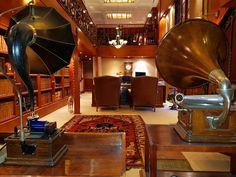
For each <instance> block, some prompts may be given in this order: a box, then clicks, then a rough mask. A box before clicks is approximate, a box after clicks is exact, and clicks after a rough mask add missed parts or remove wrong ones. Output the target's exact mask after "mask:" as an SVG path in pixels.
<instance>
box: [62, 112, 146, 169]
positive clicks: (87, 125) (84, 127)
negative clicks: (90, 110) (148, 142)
mask: <svg viewBox="0 0 236 177" xmlns="http://www.w3.org/2000/svg"><path fill="white" fill-rule="evenodd" d="M62 128H64V129H65V132H93V133H94V132H103V133H106V132H125V133H126V151H127V154H126V167H127V168H128V169H129V168H133V167H135V168H136V167H137V168H140V167H144V159H143V155H144V145H145V125H144V121H143V119H142V118H141V117H140V116H138V115H76V116H75V117H73V118H72V119H71V120H70V121H69V122H67V123H66V124H64V125H63V126H62Z"/></svg>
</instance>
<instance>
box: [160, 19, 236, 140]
mask: <svg viewBox="0 0 236 177" xmlns="http://www.w3.org/2000/svg"><path fill="white" fill-rule="evenodd" d="M228 50H229V49H228V45H227V39H226V36H225V34H224V32H223V31H222V30H221V28H220V27H219V26H217V25H216V24H214V23H211V22H209V21H206V20H203V19H192V20H188V21H185V22H183V23H181V24H178V25H176V26H175V27H174V28H173V29H171V30H170V31H169V32H168V33H167V34H166V35H165V36H164V37H163V39H162V41H161V43H160V46H159V48H158V52H157V57H156V64H157V67H158V70H159V72H160V74H161V75H162V77H163V78H164V79H165V80H166V82H168V83H169V84H170V85H173V86H175V87H177V88H183V89H188V88H195V87H198V86H202V85H204V84H206V83H208V82H212V83H216V84H217V85H218V89H217V93H218V94H214V95H208V94H207V95H184V94H182V93H178V94H176V96H175V102H176V103H177V104H178V105H179V106H180V109H179V112H178V122H177V124H176V126H175V130H176V131H177V133H178V134H179V135H180V137H181V138H182V139H184V140H185V141H188V142H218V143H235V142H236V132H235V127H236V105H235V103H234V100H233V99H234V89H233V88H232V85H231V83H230V80H229V79H228V78H227V77H226V75H225V74H224V72H223V70H222V69H221V67H220V65H219V63H221V62H222V61H224V60H226V59H227V57H228Z"/></svg>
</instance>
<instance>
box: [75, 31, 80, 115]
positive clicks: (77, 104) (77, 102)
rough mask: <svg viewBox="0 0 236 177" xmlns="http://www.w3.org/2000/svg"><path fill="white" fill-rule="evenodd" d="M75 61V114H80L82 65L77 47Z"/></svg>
mask: <svg viewBox="0 0 236 177" xmlns="http://www.w3.org/2000/svg"><path fill="white" fill-rule="evenodd" d="M77 40H78V31H77V30H76V41H77ZM73 59H74V68H73V69H74V73H73V74H74V75H73V97H74V114H80V72H81V69H80V64H79V51H78V46H76V48H75V50H74V54H73Z"/></svg>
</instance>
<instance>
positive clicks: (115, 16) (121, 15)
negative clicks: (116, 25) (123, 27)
mask: <svg viewBox="0 0 236 177" xmlns="http://www.w3.org/2000/svg"><path fill="white" fill-rule="evenodd" d="M106 16H107V18H108V19H118V20H119V19H129V18H131V17H132V14H131V13H108V14H107V15H106Z"/></svg>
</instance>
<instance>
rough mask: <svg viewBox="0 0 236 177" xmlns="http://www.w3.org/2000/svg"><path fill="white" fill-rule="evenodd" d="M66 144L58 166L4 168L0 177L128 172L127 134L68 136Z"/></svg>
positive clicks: (0, 168)
mask: <svg viewBox="0 0 236 177" xmlns="http://www.w3.org/2000/svg"><path fill="white" fill-rule="evenodd" d="M64 143H65V144H66V145H67V146H68V151H67V152H66V154H65V155H64V156H63V157H62V158H61V160H59V162H58V163H57V165H56V166H54V167H47V166H20V165H18V166H13V165H1V166H0V175H4V176H7V175H12V176H16V175H17V176H18V175H19V176H18V177H23V176H26V175H32V176H33V175H35V176H36V175H37V176H38V177H40V176H77V177H82V176H83V177H86V176H95V177H108V176H112V177H120V176H121V175H123V173H124V172H125V170H126V165H125V164H126V160H125V158H126V153H125V147H126V145H125V133H105V134H104V133H65V134H64Z"/></svg>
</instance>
